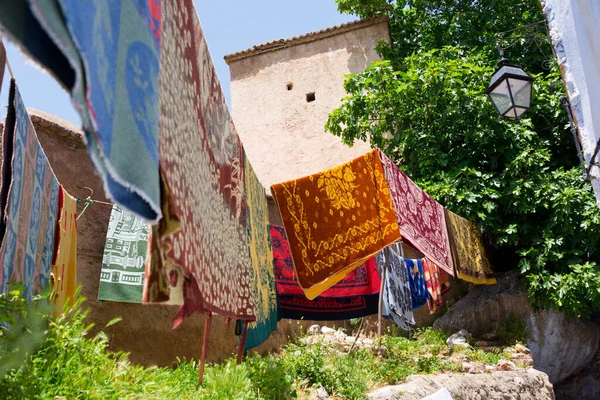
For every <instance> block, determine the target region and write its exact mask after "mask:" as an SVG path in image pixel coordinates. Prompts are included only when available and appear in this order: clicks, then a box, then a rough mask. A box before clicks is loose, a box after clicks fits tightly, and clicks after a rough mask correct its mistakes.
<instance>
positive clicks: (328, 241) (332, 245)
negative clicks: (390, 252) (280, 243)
mask: <svg viewBox="0 0 600 400" xmlns="http://www.w3.org/2000/svg"><path fill="white" fill-rule="evenodd" d="M271 191H272V193H273V197H274V198H275V200H276V202H277V205H278V207H279V211H280V213H281V218H282V220H283V224H284V226H285V230H286V232H287V233H288V240H289V242H290V248H291V251H292V256H293V260H294V267H295V271H296V274H297V276H298V282H299V283H300V286H301V287H302V289H303V290H304V292H305V294H306V297H307V298H309V299H314V298H315V297H317V296H318V295H320V294H321V293H323V292H324V291H325V290H327V289H328V288H330V287H331V286H333V285H335V284H336V283H337V282H339V281H340V280H342V279H343V278H344V277H345V276H346V275H347V274H348V273H349V272H351V271H352V270H353V269H355V268H356V267H358V266H359V265H361V264H362V263H364V262H365V261H366V260H368V259H369V258H370V257H372V256H374V255H375V254H376V253H378V252H379V251H380V250H381V249H383V248H384V247H386V246H387V245H389V244H391V243H393V242H394V241H396V240H399V239H400V232H399V230H398V223H397V221H396V218H395V215H394V207H393V205H392V203H391V199H390V196H389V190H388V187H387V183H386V180H385V176H384V173H383V167H382V165H381V162H380V160H379V156H378V154H377V151H376V150H373V151H370V152H369V153H367V154H365V155H364V156H361V157H358V158H356V159H355V160H352V161H350V162H347V163H344V164H341V165H339V166H337V167H334V168H332V169H329V170H327V171H324V172H320V173H318V174H314V175H310V176H307V177H304V178H300V179H296V180H291V181H288V182H283V183H279V184H276V185H273V186H272V187H271Z"/></svg>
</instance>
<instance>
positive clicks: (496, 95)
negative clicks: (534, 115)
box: [485, 59, 533, 120]
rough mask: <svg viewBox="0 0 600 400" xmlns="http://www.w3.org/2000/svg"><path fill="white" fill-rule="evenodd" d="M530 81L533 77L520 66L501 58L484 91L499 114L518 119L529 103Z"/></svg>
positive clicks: (527, 108)
mask: <svg viewBox="0 0 600 400" xmlns="http://www.w3.org/2000/svg"><path fill="white" fill-rule="evenodd" d="M532 82H533V78H532V77H531V76H529V75H527V73H525V71H523V70H522V69H521V68H520V67H518V66H516V65H510V64H509V63H508V60H506V59H502V60H500V62H499V63H498V69H497V70H496V72H494V75H492V80H491V82H490V86H489V87H488V88H487V89H486V90H485V93H486V94H487V95H488V96H490V100H491V101H492V103H494V106H495V107H496V110H498V113H499V114H500V115H501V116H503V117H505V118H511V119H515V120H518V119H519V118H521V116H522V115H523V114H525V112H526V111H527V110H529V107H530V105H531V83H532Z"/></svg>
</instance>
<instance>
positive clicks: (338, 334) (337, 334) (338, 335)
mask: <svg viewBox="0 0 600 400" xmlns="http://www.w3.org/2000/svg"><path fill="white" fill-rule="evenodd" d="M333 336H334V337H335V338H336V339H340V340H342V341H346V334H345V333H344V332H342V331H335V332H333Z"/></svg>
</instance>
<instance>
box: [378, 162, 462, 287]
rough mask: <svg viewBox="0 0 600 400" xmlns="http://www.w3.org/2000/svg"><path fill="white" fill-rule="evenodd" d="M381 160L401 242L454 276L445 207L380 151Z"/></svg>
mask: <svg viewBox="0 0 600 400" xmlns="http://www.w3.org/2000/svg"><path fill="white" fill-rule="evenodd" d="M379 156H380V157H381V162H382V163H383V166H384V168H385V174H386V177H387V181H388V186H389V189H390V194H391V196H392V201H393V202H394V208H395V210H396V217H397V218H398V224H399V225H400V233H402V239H403V240H406V241H408V242H410V243H411V244H412V245H413V246H414V247H415V248H416V249H417V250H419V251H420V252H421V253H423V254H425V256H427V257H428V258H429V259H430V260H431V261H433V262H434V263H435V264H436V265H437V266H438V267H440V268H441V269H443V270H444V271H446V272H447V273H449V274H450V275H452V276H454V270H453V268H452V254H451V252H450V242H449V240H448V233H447V229H446V220H445V218H444V207H443V206H442V205H441V204H439V203H438V202H437V201H435V200H434V199H432V198H431V197H429V196H428V195H427V193H425V192H424V191H423V190H422V189H421V188H420V187H418V186H417V185H416V184H415V183H414V182H413V181H412V180H411V179H410V178H409V177H408V176H406V175H405V174H404V173H403V172H402V171H400V169H399V168H398V167H397V166H396V164H394V163H393V161H392V160H390V159H389V158H388V157H387V156H386V155H385V154H383V152H381V151H380V152H379Z"/></svg>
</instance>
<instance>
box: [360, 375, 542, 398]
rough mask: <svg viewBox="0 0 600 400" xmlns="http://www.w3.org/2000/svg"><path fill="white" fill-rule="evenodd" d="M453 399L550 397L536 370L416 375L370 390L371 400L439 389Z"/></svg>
mask: <svg viewBox="0 0 600 400" xmlns="http://www.w3.org/2000/svg"><path fill="white" fill-rule="evenodd" d="M444 387H445V388H447V389H448V391H449V392H450V394H451V395H452V398H453V399H454V400H511V399H515V400H553V399H554V391H553V390H552V385H551V384H550V382H549V381H548V376H547V375H546V374H545V373H543V372H541V371H537V370H535V369H528V370H518V371H510V372H492V373H491V374H479V375H461V374H443V375H431V376H423V375H415V376H410V377H409V378H408V382H407V383H404V384H402V385H397V386H386V387H383V388H381V389H378V390H375V391H373V392H371V393H370V394H369V396H368V398H369V399H370V400H401V399H402V400H421V399H422V398H423V397H425V396H429V395H431V394H433V393H435V392H436V391H438V390H440V389H441V388H444Z"/></svg>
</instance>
